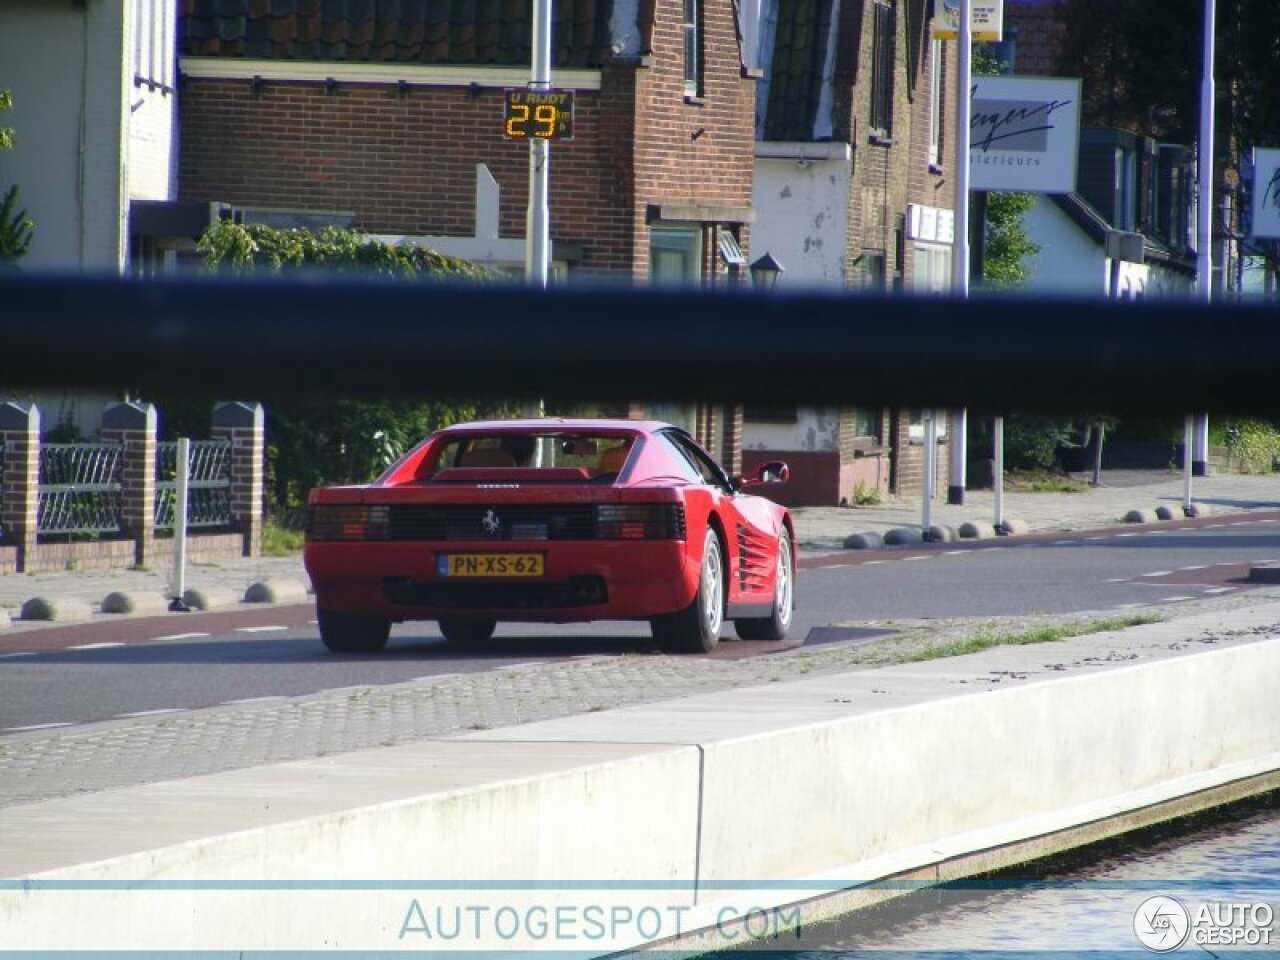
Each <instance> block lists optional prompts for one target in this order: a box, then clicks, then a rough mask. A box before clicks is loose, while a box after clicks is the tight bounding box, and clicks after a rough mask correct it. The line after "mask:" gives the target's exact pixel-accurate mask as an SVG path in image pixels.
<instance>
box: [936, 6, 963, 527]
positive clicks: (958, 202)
mask: <svg viewBox="0 0 1280 960" xmlns="http://www.w3.org/2000/svg"><path fill="white" fill-rule="evenodd" d="M970 5H971V0H960V23H959V25H958V28H957V33H956V38H957V43H956V55H957V56H958V57H959V59H960V62H959V64H957V67H958V77H959V79H958V82H957V83H956V118H957V119H956V163H955V167H956V184H955V201H954V202H955V219H956V226H955V237H954V246H953V247H952V256H951V292H952V293H953V294H954V295H955V296H956V297H957V298H958V299H961V300H963V299H966V298H967V297H968V296H969V271H970V264H969V259H970V256H969V132H970V113H971V107H972V105H973V96H972V90H971V88H972V86H973V24H972V23H971V22H970V19H971V18H970V14H969V8H970ZM934 67H935V69H940V68H941V64H935V65H934ZM967 429H968V417H967V416H966V413H965V411H964V410H963V409H961V410H955V411H953V412H952V414H951V469H950V475H951V483H950V484H949V485H948V487H947V503H951V504H963V503H964V487H965V470H966V468H967V467H968V464H967V463H966V460H967V458H968V450H967V441H968V437H967V435H966V431H967Z"/></svg>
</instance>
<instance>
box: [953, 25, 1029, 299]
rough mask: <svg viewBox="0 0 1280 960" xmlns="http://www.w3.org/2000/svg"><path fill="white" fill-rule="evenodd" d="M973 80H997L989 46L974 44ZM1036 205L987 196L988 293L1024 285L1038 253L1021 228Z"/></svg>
mask: <svg viewBox="0 0 1280 960" xmlns="http://www.w3.org/2000/svg"><path fill="white" fill-rule="evenodd" d="M970 62H971V63H972V69H973V73H974V75H975V76H996V75H997V74H1000V73H1002V72H1003V71H1004V68H1005V66H1006V65H1005V64H1004V63H1003V62H1001V61H1000V60H998V59H996V56H995V52H994V48H993V47H992V46H991V45H990V44H976V45H975V46H974V48H973V58H972V60H971V61H970ZM1034 204H1035V197H1034V196H1032V195H1031V194H1029V193H994V192H993V193H988V194H987V195H986V203H985V204H978V205H977V209H978V210H984V209H985V216H984V217H983V223H982V236H983V252H982V283H983V285H984V286H986V287H987V288H988V289H996V290H1007V289H1010V288H1014V287H1019V286H1021V285H1022V284H1023V283H1025V282H1026V279H1027V276H1028V273H1029V270H1028V268H1027V259H1028V258H1030V257H1034V256H1035V255H1036V254H1037V253H1039V252H1040V246H1039V244H1036V243H1033V242H1032V240H1031V237H1030V236H1028V235H1027V231H1026V228H1025V227H1024V226H1023V217H1024V216H1025V215H1026V213H1027V211H1028V210H1030V209H1031V207H1032V206H1033V205H1034Z"/></svg>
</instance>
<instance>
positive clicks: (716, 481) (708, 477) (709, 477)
mask: <svg viewBox="0 0 1280 960" xmlns="http://www.w3.org/2000/svg"><path fill="white" fill-rule="evenodd" d="M662 436H663V438H664V439H665V440H666V441H667V442H668V443H669V444H670V445H671V446H672V447H674V448H675V451H676V453H677V454H678V455H679V458H680V460H681V461H683V462H684V463H685V464H687V465H688V468H689V470H690V480H691V481H692V482H693V483H703V484H707V485H708V486H713V487H720V488H721V489H724V490H730V489H731V487H730V484H729V478H728V477H727V476H725V473H724V471H723V470H721V469H720V467H719V465H718V464H717V463H716V462H715V461H714V460H712V459H711V458H710V457H709V456H708V455H707V454H706V453H705V452H703V450H702V449H701V448H700V447H699V446H698V445H697V444H696V443H693V442H692V441H691V440H689V438H688V437H686V436H684V435H683V434H680V433H675V432H667V433H664V434H663V435H662Z"/></svg>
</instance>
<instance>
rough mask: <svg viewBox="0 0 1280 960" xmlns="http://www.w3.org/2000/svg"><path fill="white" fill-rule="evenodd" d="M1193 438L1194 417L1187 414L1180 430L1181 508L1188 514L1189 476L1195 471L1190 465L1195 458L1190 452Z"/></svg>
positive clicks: (1194, 428) (1194, 435)
mask: <svg viewBox="0 0 1280 960" xmlns="http://www.w3.org/2000/svg"><path fill="white" fill-rule="evenodd" d="M1195 439H1196V418H1195V417H1194V416H1192V415H1191V414H1188V415H1187V421H1186V426H1185V429H1184V430H1183V431H1182V510H1183V512H1184V513H1186V514H1188V515H1189V514H1190V513H1191V477H1192V474H1194V472H1195V470H1194V468H1193V467H1192V463H1193V462H1194V460H1195V456H1194V454H1193V452H1192V447H1193V446H1194V444H1195Z"/></svg>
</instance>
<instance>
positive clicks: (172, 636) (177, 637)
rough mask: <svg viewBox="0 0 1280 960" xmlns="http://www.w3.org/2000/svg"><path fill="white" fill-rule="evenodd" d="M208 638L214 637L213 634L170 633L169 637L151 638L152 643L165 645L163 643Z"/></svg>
mask: <svg viewBox="0 0 1280 960" xmlns="http://www.w3.org/2000/svg"><path fill="white" fill-rule="evenodd" d="M208 636H212V634H208V633H199V632H196V633H170V634H168V635H166V636H163V637H152V638H151V642H152V643H163V642H165V641H166V640H194V639H196V638H197V637H208Z"/></svg>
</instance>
